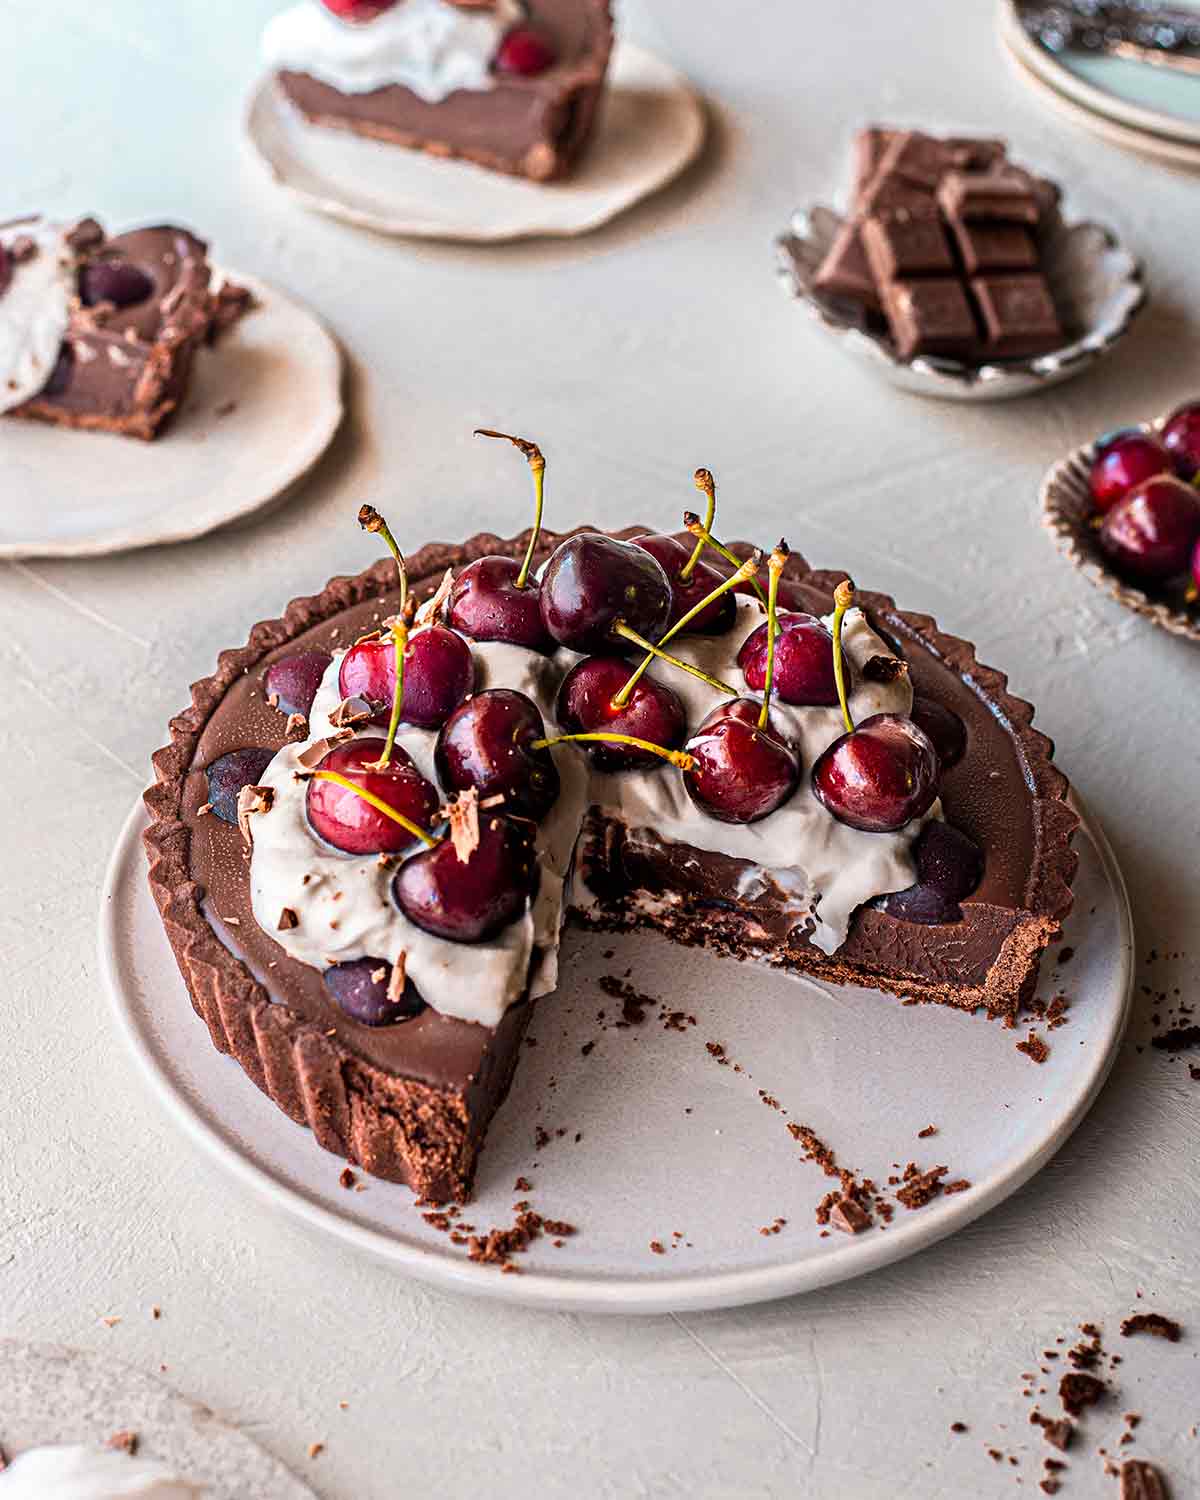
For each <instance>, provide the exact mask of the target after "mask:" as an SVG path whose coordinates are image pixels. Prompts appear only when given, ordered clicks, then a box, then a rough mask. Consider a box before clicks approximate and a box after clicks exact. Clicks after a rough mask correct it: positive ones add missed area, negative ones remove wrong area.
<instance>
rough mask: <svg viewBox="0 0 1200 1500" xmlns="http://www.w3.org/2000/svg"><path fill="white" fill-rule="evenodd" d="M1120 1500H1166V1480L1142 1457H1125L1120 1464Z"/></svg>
mask: <svg viewBox="0 0 1200 1500" xmlns="http://www.w3.org/2000/svg"><path fill="white" fill-rule="evenodd" d="M1121 1500H1168V1492H1167V1485H1166V1481H1165V1480H1164V1479H1163V1477H1162V1474H1161V1473H1160V1472H1159V1470H1158V1469H1156V1468H1155V1467H1154V1465H1153V1464H1149V1463H1147V1462H1146V1461H1145V1459H1143V1458H1127V1459H1126V1460H1125V1462H1124V1463H1123V1464H1122V1465H1121Z"/></svg>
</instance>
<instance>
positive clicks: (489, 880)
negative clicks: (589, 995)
mask: <svg viewBox="0 0 1200 1500" xmlns="http://www.w3.org/2000/svg"><path fill="white" fill-rule="evenodd" d="M518 445H519V446H520V447H521V448H522V450H523V451H524V452H525V454H526V456H527V458H529V460H530V463H531V466H532V468H533V471H534V474H535V478H536V480H537V482H538V495H539V506H538V512H539V520H540V483H541V474H542V469H543V467H544V465H543V464H542V460H541V455H540V453H538V450H537V449H536V447H534V446H533V445H532V444H528V443H524V442H523V441H520V440H518ZM697 478H698V483H700V484H701V486H702V487H704V488H705V489H706V490H707V492H708V494H709V510H708V517H707V519H706V521H703V522H702V521H701V520H700V519H699V518H698V517H697V516H695V515H691V514H689V515H688V516H687V517H686V522H687V526H688V531H685V532H683V533H681V534H662V533H658V534H651V533H649V532H648V531H647V528H645V527H642V526H633V527H629V528H626V529H625V530H624V531H622V532H620V533H617V534H605V533H601V532H598V531H595V530H592V529H590V528H581V529H580V530H578V531H575V532H572V533H568V534H565V535H553V534H551V533H547V532H540V531H539V530H538V528H537V527H535V529H534V530H533V531H532V532H530V533H527V534H526V535H524V536H522V537H518V538H514V539H511V540H508V541H502V540H500V539H499V538H497V537H495V536H492V535H488V534H481V535H479V536H476V537H473V538H471V539H470V540H469V541H467V542H465V543H461V544H458V545H447V544H441V543H433V544H430V545H427V546H425V547H422V548H421V549H420V550H418V551H416V552H414V553H413V554H412V555H411V556H410V557H408V558H407V559H406V560H404V561H402V560H401V558H400V554H399V552H398V550H396V549H395V543H394V541H393V540H392V538H391V533H390V532H389V531H388V529H387V526H386V523H385V522H384V521H383V519H382V518H381V517H379V516H378V515H377V513H375V512H374V511H372V510H371V509H370V507H364V508H363V512H362V513H361V515H360V520H361V521H362V522H363V524H364V525H366V526H367V527H368V529H370V530H372V531H375V532H378V533H379V534H380V535H381V537H382V538H383V539H384V540H385V541H386V542H387V543H388V545H389V547H390V548H391V549H393V551H394V553H395V560H394V561H393V560H385V561H383V562H381V563H379V564H377V565H376V566H374V567H372V568H369V569H367V571H366V572H364V573H361V574H359V575H358V576H357V577H355V578H335V579H334V580H333V581H332V582H330V583H329V584H328V585H327V586H326V588H325V589H324V590H323V591H322V592H321V593H319V594H317V595H314V596H312V597H310V598H305V599H298V600H296V601H294V602H293V603H292V604H291V605H289V607H288V608H287V610H286V611H285V613H284V615H283V616H282V618H280V619H278V620H274V621H269V622H265V623H262V624H259V625H256V626H255V627H254V629H253V630H252V631H251V633H250V637H249V640H248V641H247V643H246V645H245V646H243V647H241V648H240V649H237V650H233V651H227V652H224V653H222V655H221V658H220V661H219V664H218V667H217V670H216V672H215V673H214V674H213V675H212V676H211V677H208V678H206V679H204V680H203V681H201V682H199V683H197V684H196V685H195V686H194V688H193V690H192V703H191V706H190V707H189V708H188V709H186V710H185V711H184V712H183V713H182V714H180V715H179V716H178V717H177V718H176V719H174V720H173V721H172V724H171V742H170V744H169V745H168V746H167V747H166V748H164V749H162V750H160V751H158V753H157V754H156V755H155V757H154V765H155V770H156V773H157V782H156V785H155V786H154V787H153V788H151V790H150V791H149V792H148V793H147V794H146V802H147V806H148V808H149V810H150V813H151V817H152V822H151V826H150V827H149V829H148V830H147V833H146V846H147V850H148V854H149V859H150V883H151V887H152V889H153V893H154V896H155V900H156V902H157V904H158V907H159V910H160V912H161V914H162V918H163V922H164V925H165V927H166V931H167V935H168V937H169V939H170V942H171V945H172V948H173V949H174V952H175V955H176V958H177V961H178V963H179V967H180V970H181V973H182V974H183V977H184V980H185V982H186V984H187V987H188V990H189V992H190V994H191V997H192V1001H193V1004H194V1005H195V1008H196V1010H197V1012H198V1013H199V1014H200V1015H201V1016H202V1017H203V1019H204V1020H205V1022H206V1023H207V1025H208V1028H209V1033H210V1036H211V1038H212V1041H213V1044H214V1045H215V1046H216V1047H217V1048H218V1049H219V1050H220V1051H222V1052H227V1053H229V1054H231V1055H232V1056H233V1057H235V1058H236V1059H237V1061H238V1062H239V1063H240V1064H241V1066H242V1067H243V1069H244V1070H245V1071H246V1073H247V1074H248V1075H249V1076H250V1077H251V1078H252V1079H253V1081H254V1082H255V1083H256V1084H257V1085H258V1086H259V1087H260V1088H261V1089H263V1090H264V1091H265V1092H266V1093H268V1094H269V1095H270V1097H271V1098H272V1099H273V1100H274V1101H275V1102H276V1103H277V1104H278V1105H279V1107H280V1108H281V1109H283V1110H285V1111H286V1112H287V1113H288V1114H289V1115H291V1116H292V1118H293V1119H295V1120H297V1121H299V1122H300V1123H303V1124H307V1125H309V1126H310V1127H311V1129H312V1130H313V1132H314V1134H315V1135H316V1137H317V1139H318V1141H319V1142H320V1144H321V1145H323V1146H324V1147H326V1149H328V1150H330V1151H332V1152H334V1153H335V1154H337V1155H339V1156H343V1157H346V1158H347V1159H349V1160H350V1161H353V1162H355V1163H357V1164H359V1165H361V1166H362V1167H364V1168H365V1169H366V1170H367V1171H369V1172H372V1173H374V1174H376V1175H378V1176H381V1177H385V1178H389V1179H392V1180H395V1181H400V1182H405V1183H408V1184H410V1185H411V1186H412V1187H413V1188H414V1189H415V1190H416V1191H417V1192H418V1193H420V1194H421V1195H423V1196H425V1197H427V1198H431V1199H435V1200H451V1199H453V1200H461V1199H462V1198H464V1197H465V1196H466V1195H467V1194H468V1193H469V1191H470V1185H471V1178H472V1174H473V1171H474V1165H475V1158H476V1154H477V1151H478V1149H479V1146H480V1144H481V1143H482V1140H483V1137H484V1135H485V1133H486V1130H487V1126H488V1123H489V1121H490V1120H491V1118H492V1116H493V1114H494V1113H495V1111H496V1109H497V1108H498V1107H499V1104H500V1102H501V1101H502V1100H503V1098H504V1096H505V1094H506V1092H507V1090H508V1088H509V1085H510V1083H511V1082H512V1078H513V1074H514V1070H515V1068H516V1064H517V1060H518V1054H519V1048H520V1042H521V1038H522V1035H523V1033H524V1031H525V1028H526V1026H527V1024H528V1021H529V1018H530V1013H531V1009H532V1002H533V1001H534V1000H536V999H537V998H538V997H540V996H543V995H547V994H549V993H550V992H551V991H552V990H553V989H554V988H555V985H556V982H557V972H556V955H557V949H558V939H559V932H560V930H561V926H562V923H563V921H564V920H565V919H567V918H570V917H574V918H575V919H576V920H579V921H581V922H584V923H586V924H588V925H591V926H593V927H598V928H604V929H609V930H615V931H620V930H623V929H630V928H635V927H647V928H653V929H656V930H658V931H660V932H662V933H664V934H666V935H667V936H668V937H669V938H671V939H673V940H675V941H677V942H681V943H687V944H703V945H708V946H711V947H713V948H716V949H718V950H720V951H723V952H727V953H731V954H734V955H736V956H738V957H740V958H743V959H745V960H748V961H761V962H767V963H770V964H773V965H775V966H777V967H779V968H782V969H784V970H790V971H792V972H796V973H806V974H810V975H813V976H815V977H816V978H818V979H824V980H827V981H829V982H832V983H850V984H859V985H867V986H872V987H875V988H878V989H881V990H884V991H887V992H889V993H891V994H895V995H898V996H902V997H906V998H912V999H916V1000H921V1001H932V1002H937V1003H940V1004H945V1005H952V1006H957V1007H960V1008H964V1009H974V1008H976V1007H984V1008H986V1009H987V1010H988V1011H989V1012H990V1013H992V1014H994V1015H997V1016H1002V1017H1004V1016H1011V1015H1012V1014H1013V1013H1014V1012H1015V1010H1016V1008H1017V1006H1018V1005H1019V1004H1020V1002H1021V1000H1022V998H1023V997H1024V996H1026V995H1028V994H1029V993H1031V991H1032V988H1033V986H1034V984H1035V983H1036V979H1037V972H1038V965H1039V961H1040V958H1041V954H1042V952H1043V950H1044V948H1045V947H1046V945H1047V944H1048V943H1049V942H1050V941H1051V940H1052V939H1053V938H1054V937H1055V935H1056V934H1057V932H1058V931H1059V927H1060V923H1061V921H1062V919H1063V918H1064V916H1065V915H1066V914H1067V912H1068V911H1069V909H1070V906H1071V881H1072V879H1073V876H1074V873H1075V865H1076V859H1075V855H1074V853H1073V852H1072V850H1071V847H1070V843H1071V838H1072V834H1073V832H1074V829H1075V827H1076V823H1077V819H1076V817H1075V814H1074V813H1073V812H1072V811H1071V809H1070V808H1069V807H1068V806H1067V803H1066V795H1067V783H1066V780H1065V778H1064V777H1063V776H1062V775H1061V773H1060V772H1059V771H1057V770H1056V769H1055V768H1054V766H1053V765H1052V763H1051V757H1052V746H1051V744H1050V742H1049V741H1048V740H1047V739H1046V738H1045V737H1044V736H1043V735H1041V734H1039V733H1037V732H1036V731H1035V730H1034V729H1033V728H1032V727H1031V719H1032V716H1033V710H1032V709H1031V708H1030V706H1029V705H1028V704H1027V703H1023V702H1022V701H1021V700H1020V699H1017V698H1014V697H1013V696H1012V695H1011V694H1009V693H1008V691H1007V687H1006V681H1005V678H1004V677H1003V676H1002V675H1001V674H1000V673H999V672H996V671H993V670H992V669H991V668H988V667H984V666H982V665H980V664H979V663H978V662H977V661H976V660H975V654H974V650H973V648H972V647H971V646H970V645H969V644H968V643H967V642H965V641H962V640H959V639H957V638H955V637H953V636H950V635H947V634H945V633H944V632H943V631H941V630H939V629H938V628H937V626H936V625H935V624H934V622H933V621H932V620H931V619H929V617H928V616H925V615H919V614H911V613H908V612H906V611H902V610H899V609H897V608H896V606H895V605H894V604H893V603H892V601H891V600H890V599H888V598H886V597H884V596H883V595H878V594H871V593H866V592H864V593H862V594H856V593H855V591H854V588H853V585H852V584H850V582H849V580H846V579H845V578H844V576H843V575H841V574H839V573H836V572H815V571H813V570H811V569H810V568H809V567H808V565H807V564H806V563H805V562H804V561H803V559H802V558H800V557H799V556H797V555H795V554H792V555H791V556H788V554H787V550H786V548H785V547H784V546H783V545H782V544H781V545H780V546H779V547H777V548H776V549H775V550H774V551H773V552H772V553H771V555H770V557H769V558H764V556H763V554H762V553H761V552H758V551H756V550H755V549H752V548H746V547H737V548H725V547H723V546H722V545H721V544H720V543H719V542H718V541H717V540H716V539H715V537H714V536H713V534H712V524H713V520H712V512H713V504H712V498H711V495H712V485H711V477H710V476H708V475H707V474H706V473H705V472H704V471H701V472H700V474H699V475H698V476H697ZM743 558H744V559H746V560H745V561H742V559H743ZM397 565H398V566H397Z"/></svg>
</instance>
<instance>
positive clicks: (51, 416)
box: [6, 219, 250, 441]
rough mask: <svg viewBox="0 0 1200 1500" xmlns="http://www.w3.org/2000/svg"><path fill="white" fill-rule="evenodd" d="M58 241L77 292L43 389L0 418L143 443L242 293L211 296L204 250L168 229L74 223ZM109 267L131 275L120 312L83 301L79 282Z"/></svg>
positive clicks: (176, 403) (229, 319) (241, 301)
mask: <svg viewBox="0 0 1200 1500" xmlns="http://www.w3.org/2000/svg"><path fill="white" fill-rule="evenodd" d="M67 243H68V245H69V246H70V247H71V249H72V250H73V251H74V252H75V255H76V256H77V258H78V277H79V282H78V287H79V293H80V295H79V296H77V297H76V298H75V299H74V301H73V303H72V306H71V313H70V322H69V324H68V327H67V331H66V335H65V337H64V339H63V343H62V347H61V350H60V352H59V356H58V361H57V363H56V364H55V366H54V368H53V370H52V371H51V372H50V376H49V379H48V381H47V383H46V385H45V386H44V388H43V389H42V390H41V391H40V392H39V393H38V394H37V395H36V396H33V397H32V398H31V399H29V400H27V401H24V402H23V403H22V404H21V405H19V406H16V407H14V408H13V409H12V410H11V411H9V412H7V413H6V415H8V416H12V417H25V418H32V419H33V420H36V421H40V422H51V423H54V424H55V425H57V426H59V427H74V428H81V429H89V430H92V431H98V432H116V433H121V434H123V435H125V436H127V437H135V438H142V439H143V440H146V441H149V440H152V439H153V438H156V437H158V436H159V435H160V433H162V432H163V431H164V430H165V428H166V426H167V424H168V422H169V420H170V418H171V417H172V416H173V415H174V413H175V412H177V411H178V409H179V407H180V405H181V404H182V402H183V400H184V398H185V396H186V394H187V389H188V385H189V382H190V380H191V375H192V364H193V360H194V359H195V356H196V353H197V351H198V350H199V349H200V348H201V346H202V345H203V344H205V343H206V342H207V343H212V342H213V341H215V339H216V338H217V337H218V335H219V334H220V333H221V332H222V331H223V330H224V329H226V328H227V327H229V326H230V325H231V324H232V323H233V322H235V321H236V320H237V319H238V317H240V316H241V314H242V313H243V312H245V311H246V310H247V308H248V307H249V304H250V295H249V293H248V292H246V291H245V290H244V289H243V288H240V287H237V286H234V285H232V284H226V285H224V286H223V287H221V288H220V289H219V290H213V288H212V285H211V283H212V268H211V266H210V264H209V259H208V247H207V245H206V244H205V243H204V241H203V240H200V239H197V238H196V236H195V235H194V234H192V233H191V231H190V230H187V229H181V228H178V227H177V226H175V225H171V224H156V225H150V226H147V227H146V228H143V229H135V230H131V231H130V232H129V233H127V234H119V235H113V236H111V237H110V236H108V235H106V234H105V232H104V230H103V229H102V228H101V226H100V225H99V224H98V223H96V221H95V220H94V219H84V220H82V221H81V222H80V223H79V224H77V225H75V227H74V228H73V229H72V230H70V231H69V232H68V235H67ZM114 267H119V268H120V269H121V270H122V271H124V272H126V273H127V274H131V275H132V276H133V277H134V278H136V280H137V283H138V284H139V286H138V289H139V295H137V296H136V298H135V299H134V300H131V301H128V302H125V303H124V304H123V305H120V306H118V305H116V303H114V302H112V301H107V300H105V299H104V297H103V296H97V297H92V298H90V299H89V298H88V297H87V287H88V278H89V275H91V274H94V273H95V272H96V271H97V269H100V270H101V271H105V270H108V269H109V268H114ZM97 284H98V285H99V286H100V288H101V290H102V289H103V282H99V283H97Z"/></svg>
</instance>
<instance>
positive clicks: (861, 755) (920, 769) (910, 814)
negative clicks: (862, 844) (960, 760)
mask: <svg viewBox="0 0 1200 1500" xmlns="http://www.w3.org/2000/svg"><path fill="white" fill-rule="evenodd" d="M938 776H939V767H938V758H937V751H936V750H935V749H934V748H933V742H932V740H931V739H930V738H929V736H928V735H927V734H926V733H925V731H924V730H923V729H920V728H918V726H917V725H916V724H915V723H914V722H913V721H912V719H907V718H905V717H903V715H901V714H872V715H871V717H870V718H869V719H864V720H863V721H862V723H861V724H859V725H858V727H857V728H855V729H852V730H851V731H850V732H849V733H848V734H843V735H841V736H839V738H838V739H836V740H834V742H833V744H832V745H830V746H829V748H828V749H826V750H823V751H822V752H821V754H820V755H819V756H818V757H817V763H816V765H815V766H813V773H812V788H813V795H814V796H815V797H816V799H817V801H818V802H820V803H821V804H822V806H823V807H825V808H827V809H828V810H829V811H830V812H831V813H832V814H833V816H834V817H835V818H836V819H837V820H838V822H839V823H845V824H846V825H847V827H849V828H859V829H862V830H863V832H865V833H894V832H895V831H896V829H898V828H903V827H904V825H905V824H906V823H908V822H911V820H912V819H913V818H919V817H921V816H922V814H924V813H927V812H928V811H929V809H930V807H931V806H932V805H933V800H934V798H935V797H936V796H937V794H938Z"/></svg>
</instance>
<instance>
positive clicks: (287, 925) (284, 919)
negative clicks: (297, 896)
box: [276, 906, 300, 932]
mask: <svg viewBox="0 0 1200 1500" xmlns="http://www.w3.org/2000/svg"><path fill="white" fill-rule="evenodd" d="M299 925H300V918H299V917H298V916H297V915H296V913H295V912H294V911H293V910H292V908H291V907H290V906H285V907H284V908H283V910H282V911H281V912H280V913H279V922H278V924H277V928H276V930H277V931H278V932H290V931H291V930H292V928H293V927H299Z"/></svg>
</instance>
